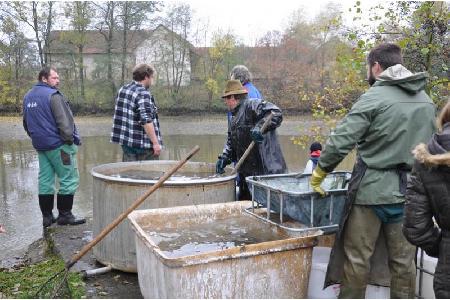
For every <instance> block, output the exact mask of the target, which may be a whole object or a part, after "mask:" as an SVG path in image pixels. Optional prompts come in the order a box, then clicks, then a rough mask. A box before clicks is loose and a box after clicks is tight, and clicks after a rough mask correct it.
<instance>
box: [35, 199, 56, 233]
mask: <svg viewBox="0 0 450 300" xmlns="http://www.w3.org/2000/svg"><path fill="white" fill-rule="evenodd" d="M53 203H54V195H39V207H40V208H41V213H42V226H44V228H45V227H49V226H50V225H52V223H55V222H56V219H55V217H54V216H53V213H52V210H53V205H54V204H53Z"/></svg>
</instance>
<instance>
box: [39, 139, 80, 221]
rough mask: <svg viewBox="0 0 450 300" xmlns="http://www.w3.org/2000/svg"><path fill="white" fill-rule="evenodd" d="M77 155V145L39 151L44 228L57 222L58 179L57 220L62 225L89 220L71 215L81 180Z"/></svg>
mask: <svg viewBox="0 0 450 300" xmlns="http://www.w3.org/2000/svg"><path fill="white" fill-rule="evenodd" d="M77 152H78V147H77V146H76V145H74V144H73V145H66V144H64V145H62V146H60V147H58V148H56V149H54V150H48V151H38V158H39V206H40V208H41V211H42V216H43V226H44V227H48V226H50V225H51V224H52V223H54V222H55V220H54V218H53V215H52V209H53V202H54V199H53V197H54V196H53V195H54V193H55V177H56V176H57V177H58V182H59V191H58V195H57V207H58V211H59V216H58V218H57V219H56V221H57V222H58V224H59V225H66V224H70V225H77V224H82V223H84V222H85V221H86V220H85V219H82V218H76V217H75V216H74V215H73V214H72V205H73V195H74V194H75V192H76V190H77V189H78V186H79V181H80V176H79V173H78V166H77ZM55 175H56V176H55Z"/></svg>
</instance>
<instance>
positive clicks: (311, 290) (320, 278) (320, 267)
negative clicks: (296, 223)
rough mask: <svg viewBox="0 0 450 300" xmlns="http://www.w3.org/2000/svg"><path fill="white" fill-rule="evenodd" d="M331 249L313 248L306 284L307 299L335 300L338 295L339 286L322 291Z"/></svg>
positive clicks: (332, 286) (335, 285)
mask: <svg viewBox="0 0 450 300" xmlns="http://www.w3.org/2000/svg"><path fill="white" fill-rule="evenodd" d="M330 252H331V248H328V247H314V250H313V257H312V265H311V273H310V275H309V283H308V298H309V299H336V298H337V297H338V295H339V284H334V285H331V286H329V287H327V288H326V289H323V284H324V282H325V274H326V273H327V267H328V261H329V260H330Z"/></svg>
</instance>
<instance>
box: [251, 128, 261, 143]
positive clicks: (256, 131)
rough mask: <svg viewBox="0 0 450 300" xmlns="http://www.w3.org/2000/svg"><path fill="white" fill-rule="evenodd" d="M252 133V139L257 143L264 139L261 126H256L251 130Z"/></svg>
mask: <svg viewBox="0 0 450 300" xmlns="http://www.w3.org/2000/svg"><path fill="white" fill-rule="evenodd" d="M250 135H251V136H252V140H254V141H255V143H258V144H260V143H262V141H263V140H264V136H263V135H262V132H261V128H259V127H258V126H255V127H254V128H253V129H252V130H251V131H250Z"/></svg>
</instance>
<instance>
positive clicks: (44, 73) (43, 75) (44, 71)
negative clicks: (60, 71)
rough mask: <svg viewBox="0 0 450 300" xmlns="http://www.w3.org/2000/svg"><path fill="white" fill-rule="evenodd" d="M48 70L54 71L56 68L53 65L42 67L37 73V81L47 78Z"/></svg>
mask: <svg viewBox="0 0 450 300" xmlns="http://www.w3.org/2000/svg"><path fill="white" fill-rule="evenodd" d="M50 71H54V72H56V69H55V68H54V67H44V68H43V69H42V70H41V71H40V72H39V75H38V81H41V82H42V78H45V79H48V76H50Z"/></svg>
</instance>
